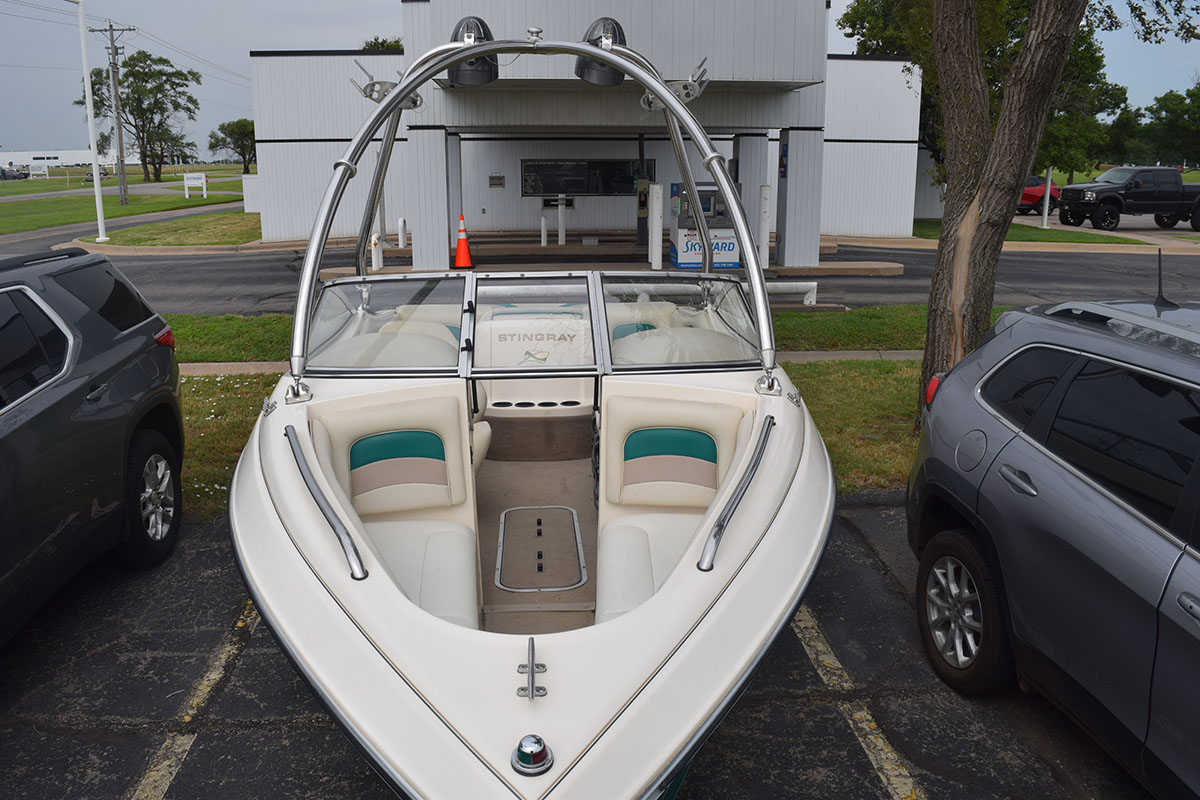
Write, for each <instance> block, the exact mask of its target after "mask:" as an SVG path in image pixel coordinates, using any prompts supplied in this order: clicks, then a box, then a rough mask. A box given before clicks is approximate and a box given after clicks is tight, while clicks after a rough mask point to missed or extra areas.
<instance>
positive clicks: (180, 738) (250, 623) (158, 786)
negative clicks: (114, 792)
mask: <svg viewBox="0 0 1200 800" xmlns="http://www.w3.org/2000/svg"><path fill="white" fill-rule="evenodd" d="M259 619H260V617H259V616H258V612H257V611H255V610H254V606H253V605H252V604H251V603H250V601H249V600H247V601H246V602H244V603H243V604H242V608H241V611H240V613H239V614H238V618H237V619H236V620H235V621H234V624H233V629H232V630H231V631H230V633H229V635H226V636H225V637H224V638H223V639H222V640H221V644H220V646H218V647H217V649H216V650H215V651H213V654H212V656H210V657H209V659H208V669H206V670H205V671H204V675H203V676H202V677H201V678H200V680H199V681H198V682H197V683H196V686H195V688H194V689H193V690H192V693H191V695H190V696H189V697H188V698H187V701H186V702H185V703H184V704H183V707H182V708H181V709H180V711H181V713H180V716H179V722H181V723H183V724H184V725H187V724H188V723H190V722H191V721H192V720H193V719H194V718H195V717H196V715H197V714H198V713H200V712H201V711H203V710H204V708H205V707H207V705H208V703H209V701H210V700H211V699H212V694H213V690H215V689H216V688H217V686H218V685H220V683H221V681H222V680H223V679H224V677H225V673H226V672H227V671H228V670H229V667H230V665H232V664H233V662H234V661H236V660H237V657H238V654H239V653H241V652H242V648H243V647H245V646H246V641H247V640H248V639H249V638H250V635H251V634H253V633H254V629H255V628H257V627H258V622H259ZM242 629H244V630H245V632H244V633H242V632H241V631H242ZM195 741H196V734H195V733H170V734H168V735H167V739H166V741H164V742H163V743H162V746H161V747H160V748H158V752H157V753H155V755H154V760H153V761H151V762H150V767H149V768H148V769H147V770H146V772H145V774H143V775H142V779H141V780H140V781H139V782H138V785H137V786H135V787H134V788H133V791H132V792H131V793H130V794H129V795H127V798H128V800H162V798H163V797H165V796H166V794H167V790H168V789H170V788H171V782H172V781H173V780H175V775H176V773H178V772H179V768H180V767H182V766H183V762H184V759H186V758H187V755H188V751H190V750H191V749H192V743H193V742H195Z"/></svg>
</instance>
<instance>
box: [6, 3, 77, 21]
mask: <svg viewBox="0 0 1200 800" xmlns="http://www.w3.org/2000/svg"><path fill="white" fill-rule="evenodd" d="M9 2H11V0H9ZM0 14H3V15H4V16H6V17H18V18H20V19H31V20H33V21H34V22H49V23H50V24H52V25H69V26H70V27H72V28H74V27H75V23H74V22H61V21H59V20H57V19H42V18H41V17H27V16H25V15H24V14H14V13H12V12H11V11H0Z"/></svg>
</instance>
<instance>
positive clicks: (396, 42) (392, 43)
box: [362, 36, 404, 53]
mask: <svg viewBox="0 0 1200 800" xmlns="http://www.w3.org/2000/svg"><path fill="white" fill-rule="evenodd" d="M362 49H363V50H395V51H397V52H399V53H403V52H404V40H403V39H402V38H401V37H399V36H397V37H396V38H394V39H388V38H387V37H385V36H372V37H371V38H370V39H367V40H366V41H365V42H363V43H362Z"/></svg>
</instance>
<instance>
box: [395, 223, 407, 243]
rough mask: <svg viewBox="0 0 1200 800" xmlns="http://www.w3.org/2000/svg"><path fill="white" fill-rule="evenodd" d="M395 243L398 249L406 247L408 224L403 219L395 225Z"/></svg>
mask: <svg viewBox="0 0 1200 800" xmlns="http://www.w3.org/2000/svg"><path fill="white" fill-rule="evenodd" d="M396 242H397V243H398V244H399V246H400V247H408V222H407V221H406V220H405V219H404V217H401V218H400V221H399V222H398V223H397V224H396Z"/></svg>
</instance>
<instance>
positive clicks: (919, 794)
mask: <svg viewBox="0 0 1200 800" xmlns="http://www.w3.org/2000/svg"><path fill="white" fill-rule="evenodd" d="M792 630H793V631H795V632H796V637H797V638H798V639H800V644H801V645H802V646H803V647H804V652H805V653H807V654H808V659H809V661H811V662H812V665H813V667H814V668H815V669H816V670H817V674H818V675H820V676H821V680H822V681H823V682H824V683H825V685H826V686H827V687H829V688H830V689H836V690H838V691H849V690H852V689H853V688H854V681H853V680H852V679H851V678H850V673H849V672H847V671H846V668H845V667H843V666H842V662H840V661H838V657H837V655H836V654H835V653H834V652H833V648H832V647H830V646H829V640H828V639H826V638H825V634H824V633H822V631H821V626H820V625H818V624H817V618H816V617H814V616H813V613H812V610H811V609H809V607H808V606H807V605H802V606H800V610H799V611H798V612H796V616H795V618H794V619H793V620H792ZM837 707H838V710H839V711H841V712H842V716H843V717H845V718H846V722H847V723H849V725H850V730H851V731H852V732H853V733H854V737H855V738H856V739H858V743H859V744H860V745H862V749H863V752H865V753H866V754H867V759H868V760H869V761H870V762H871V766H873V767H874V768H875V774H876V775H878V776H879V779H880V780H881V781H883V786H884V789H886V790H887V793H888V796H890V797H891V798H892V800H924V798H925V792H924V791H922V790H921V787H920V786H918V785H917V782H916V781H915V780H913V777H912V775H911V774H910V773H909V771H908V768H907V767H905V766H904V762H903V761H902V760H901V759H900V755H899V754H898V753H897V752H896V751H895V750H894V749H893V748H892V746H891V744H889V743H888V740H887V738H886V737H885V736H884V735H883V733H881V732H880V730H879V726H878V725H877V724H876V722H875V718H874V717H872V716H871V712H870V711H868V710H867V706H866V704H865V703H863V702H858V701H856V702H841V703H838V704H837Z"/></svg>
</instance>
